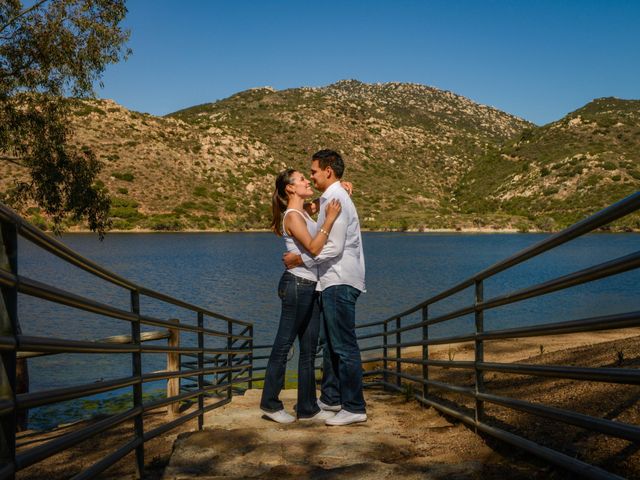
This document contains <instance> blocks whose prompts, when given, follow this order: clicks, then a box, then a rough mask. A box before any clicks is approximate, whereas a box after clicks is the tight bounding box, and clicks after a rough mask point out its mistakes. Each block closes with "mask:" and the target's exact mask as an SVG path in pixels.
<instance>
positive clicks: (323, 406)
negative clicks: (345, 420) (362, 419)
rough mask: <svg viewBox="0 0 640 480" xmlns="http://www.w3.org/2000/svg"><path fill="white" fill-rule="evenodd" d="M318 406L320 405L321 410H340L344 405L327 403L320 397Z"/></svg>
mask: <svg viewBox="0 0 640 480" xmlns="http://www.w3.org/2000/svg"><path fill="white" fill-rule="evenodd" d="M318 406H319V407H320V410H326V411H328V412H339V411H340V409H342V406H340V405H327V404H326V403H324V402H323V401H322V400H320V399H318Z"/></svg>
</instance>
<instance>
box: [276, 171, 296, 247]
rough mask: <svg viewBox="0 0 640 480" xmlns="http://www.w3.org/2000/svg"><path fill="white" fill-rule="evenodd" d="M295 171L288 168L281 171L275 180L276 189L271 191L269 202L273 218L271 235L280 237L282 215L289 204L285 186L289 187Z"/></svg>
mask: <svg viewBox="0 0 640 480" xmlns="http://www.w3.org/2000/svg"><path fill="white" fill-rule="evenodd" d="M295 172H297V170H294V169H293V168H288V169H286V170H283V171H281V172H280V173H279V174H278V176H277V178H276V188H275V190H274V191H273V197H272V202H271V212H272V214H273V218H272V219H271V230H273V233H275V234H276V235H278V236H279V237H281V236H282V214H283V213H284V211H285V210H286V209H287V204H288V203H289V195H287V190H286V188H287V185H291V183H292V178H291V175H293V174H294V173H295Z"/></svg>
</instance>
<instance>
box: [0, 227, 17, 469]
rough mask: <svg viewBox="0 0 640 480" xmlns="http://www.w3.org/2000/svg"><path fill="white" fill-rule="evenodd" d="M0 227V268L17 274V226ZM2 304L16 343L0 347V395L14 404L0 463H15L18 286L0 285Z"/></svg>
mask: <svg viewBox="0 0 640 480" xmlns="http://www.w3.org/2000/svg"><path fill="white" fill-rule="evenodd" d="M0 229H1V230H2V232H1V233H2V237H1V240H2V245H0V268H3V269H7V270H9V271H10V272H11V273H13V274H14V275H17V274H18V232H17V229H16V226H15V225H14V224H12V223H8V222H6V223H0ZM2 301H3V304H2V305H0V307H2V309H1V311H0V315H1V317H0V318H1V320H2V325H1V327H2V334H3V335H7V336H13V338H14V340H15V341H16V347H14V348H12V349H11V350H3V351H2V367H4V373H5V374H6V379H7V381H8V385H1V389H0V396H1V397H2V399H3V400H9V401H12V402H13V404H14V408H13V409H12V410H11V412H9V413H8V414H6V415H4V416H3V417H2V418H1V419H0V426H1V428H2V436H3V438H2V440H1V441H2V447H1V450H0V456H1V460H2V464H4V465H8V464H14V465H15V459H16V430H17V427H18V416H17V413H18V412H17V410H16V408H15V401H16V393H17V391H16V387H17V382H16V364H17V360H16V348H17V342H18V339H17V335H18V288H17V287H16V286H13V287H3V288H2ZM9 478H15V472H14V473H11V475H10V477H9Z"/></svg>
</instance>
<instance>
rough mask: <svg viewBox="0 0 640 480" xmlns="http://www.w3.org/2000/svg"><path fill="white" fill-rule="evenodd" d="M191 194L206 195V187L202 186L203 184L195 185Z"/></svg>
mask: <svg viewBox="0 0 640 480" xmlns="http://www.w3.org/2000/svg"><path fill="white" fill-rule="evenodd" d="M193 194H194V195H195V196H196V197H206V196H207V189H206V188H205V187H203V186H199V187H196V188H195V189H194V190H193Z"/></svg>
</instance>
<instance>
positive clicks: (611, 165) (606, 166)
mask: <svg viewBox="0 0 640 480" xmlns="http://www.w3.org/2000/svg"><path fill="white" fill-rule="evenodd" d="M602 168H604V169H605V170H609V171H611V170H615V169H616V168H617V167H616V164H615V163H613V162H604V163H603V164H602Z"/></svg>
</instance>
